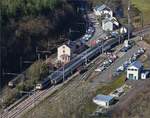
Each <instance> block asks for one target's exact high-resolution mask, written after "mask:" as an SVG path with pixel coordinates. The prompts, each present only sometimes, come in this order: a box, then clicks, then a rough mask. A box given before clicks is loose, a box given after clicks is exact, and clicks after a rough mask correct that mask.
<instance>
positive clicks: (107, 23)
mask: <svg viewBox="0 0 150 118" xmlns="http://www.w3.org/2000/svg"><path fill="white" fill-rule="evenodd" d="M117 28H119V22H118V21H117V19H116V18H115V17H110V18H105V19H104V20H102V29H103V30H104V31H113V30H115V29H117Z"/></svg>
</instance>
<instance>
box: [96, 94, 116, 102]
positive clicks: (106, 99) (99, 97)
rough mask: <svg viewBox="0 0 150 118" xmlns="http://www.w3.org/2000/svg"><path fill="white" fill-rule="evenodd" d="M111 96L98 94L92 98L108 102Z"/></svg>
mask: <svg viewBox="0 0 150 118" xmlns="http://www.w3.org/2000/svg"><path fill="white" fill-rule="evenodd" d="M113 98H114V97H113V96H109V95H102V94H99V95H97V96H96V97H95V98H94V99H93V100H97V101H103V102H109V101H111V100H112V99H113Z"/></svg>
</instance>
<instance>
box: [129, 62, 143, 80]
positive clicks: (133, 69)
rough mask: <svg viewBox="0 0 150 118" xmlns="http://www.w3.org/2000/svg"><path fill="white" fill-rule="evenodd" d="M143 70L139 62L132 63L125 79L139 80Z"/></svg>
mask: <svg viewBox="0 0 150 118" xmlns="http://www.w3.org/2000/svg"><path fill="white" fill-rule="evenodd" d="M142 69H143V65H142V63H141V62H139V61H135V62H133V63H132V64H131V65H130V66H129V67H128V68H127V79H129V80H139V79H140V78H141V71H142Z"/></svg>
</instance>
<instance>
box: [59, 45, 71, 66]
mask: <svg viewBox="0 0 150 118" xmlns="http://www.w3.org/2000/svg"><path fill="white" fill-rule="evenodd" d="M70 58H71V49H70V47H68V46H67V45H62V46H60V47H58V49H57V60H58V61H60V62H61V63H63V64H66V63H68V62H70Z"/></svg>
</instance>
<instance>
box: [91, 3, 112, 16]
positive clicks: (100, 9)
mask: <svg viewBox="0 0 150 118" xmlns="http://www.w3.org/2000/svg"><path fill="white" fill-rule="evenodd" d="M94 13H95V15H96V16H104V17H107V18H108V17H113V11H112V10H111V9H110V8H109V7H108V6H106V5H105V4H103V5H101V6H96V7H95V8H94Z"/></svg>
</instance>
